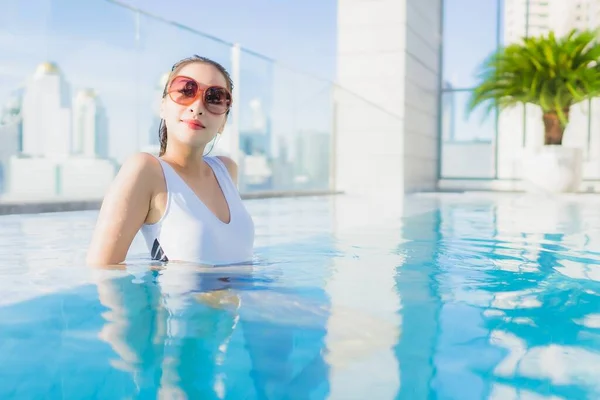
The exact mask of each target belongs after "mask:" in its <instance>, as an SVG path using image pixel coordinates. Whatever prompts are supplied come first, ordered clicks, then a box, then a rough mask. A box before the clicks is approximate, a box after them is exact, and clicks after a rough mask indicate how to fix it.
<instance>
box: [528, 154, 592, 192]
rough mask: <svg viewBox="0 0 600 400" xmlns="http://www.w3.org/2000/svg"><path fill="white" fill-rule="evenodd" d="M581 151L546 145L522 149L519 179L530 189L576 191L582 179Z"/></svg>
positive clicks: (536, 190) (535, 190) (532, 190)
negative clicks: (533, 148)
mask: <svg viewBox="0 0 600 400" xmlns="http://www.w3.org/2000/svg"><path fill="white" fill-rule="evenodd" d="M582 164H583V150H582V149H578V148H573V147H565V146H556V145H549V146H543V147H540V148H538V149H535V150H531V151H528V152H525V154H524V158H523V181H524V183H525V185H526V190H528V191H530V192H547V193H565V192H576V191H577V190H578V189H579V186H580V184H581V179H582Z"/></svg>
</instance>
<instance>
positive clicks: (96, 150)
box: [72, 89, 108, 158]
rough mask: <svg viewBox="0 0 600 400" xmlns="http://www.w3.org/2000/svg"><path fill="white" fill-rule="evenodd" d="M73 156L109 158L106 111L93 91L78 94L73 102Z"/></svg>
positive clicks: (85, 90) (83, 91)
mask: <svg viewBox="0 0 600 400" xmlns="http://www.w3.org/2000/svg"><path fill="white" fill-rule="evenodd" d="M72 152H73V154H74V155H81V156H85V157H90V158H96V157H97V158H108V121H107V116H106V110H105V109H104V107H103V105H102V103H101V101H100V99H99V98H98V96H97V95H96V93H95V92H94V90H92V89H84V90H81V91H79V92H78V93H77V95H76V96H75V101H74V102H73V151H72Z"/></svg>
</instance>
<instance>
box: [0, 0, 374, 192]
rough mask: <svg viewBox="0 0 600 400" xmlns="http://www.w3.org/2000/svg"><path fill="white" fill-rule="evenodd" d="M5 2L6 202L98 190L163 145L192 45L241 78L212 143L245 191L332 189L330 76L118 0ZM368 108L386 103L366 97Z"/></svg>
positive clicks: (0, 181) (2, 118)
mask: <svg viewBox="0 0 600 400" xmlns="http://www.w3.org/2000/svg"><path fill="white" fill-rule="evenodd" d="M2 8H3V10H2V13H1V14H0V54H2V55H3V56H2V59H1V61H0V199H2V200H3V201H20V200H21V199H23V200H53V199H79V198H85V199H100V198H101V197H102V196H103V194H104V193H105V191H106V189H107V188H108V186H109V185H110V182H111V181H112V180H113V178H114V176H115V174H116V173H117V172H118V169H119V167H120V165H121V163H122V162H123V161H124V160H125V159H127V158H128V157H129V156H131V155H132V154H134V153H136V152H139V151H147V152H151V153H157V152H158V125H159V121H160V119H159V116H158V109H159V103H160V96H161V92H162V88H163V85H164V80H165V78H166V74H167V73H168V72H169V71H170V69H171V66H172V64H173V63H174V62H176V61H177V60H180V59H182V58H185V57H188V56H190V55H193V54H199V55H202V56H206V57H209V58H212V59H214V60H216V61H218V62H220V63H222V64H223V65H224V66H225V67H226V68H227V69H228V70H229V71H230V73H231V74H232V76H233V78H234V80H235V82H234V83H235V91H234V96H236V97H235V101H234V109H233V110H232V113H231V114H230V117H229V119H228V122H227V126H226V128H225V130H224V132H223V134H222V135H220V137H219V141H218V142H216V143H215V145H214V151H213V152H212V154H227V155H230V156H232V157H233V158H234V159H235V160H236V161H237V163H238V165H239V169H240V177H239V181H240V182H239V185H240V191H241V192H242V193H256V192H259V191H260V192H262V191H275V192H283V191H294V192H298V191H305V192H313V191H314V192H317V191H329V190H332V189H333V187H332V182H333V173H332V171H333V170H334V168H333V159H334V157H333V156H334V148H333V143H334V135H335V132H334V130H333V129H334V128H333V127H334V126H335V124H334V119H335V118H334V92H335V90H336V86H335V85H334V84H333V83H332V82H330V81H327V80H324V79H320V78H318V77H313V76H311V75H309V74H306V73H303V72H299V71H295V70H293V69H292V68H289V67H286V66H284V65H282V64H280V63H279V62H277V61H275V60H272V59H269V58H268V57H265V56H262V55H259V54H256V53H253V52H251V51H249V50H247V49H244V48H239V47H238V46H236V45H234V44H232V43H227V42H224V41H222V40H220V39H218V38H214V37H211V36H209V35H206V34H203V33H201V32H197V31H194V30H193V29H190V28H188V27H185V26H181V25H179V24H177V23H174V22H169V21H165V20H163V19H161V18H160V17H158V16H153V15H150V14H148V13H145V12H143V11H141V10H136V9H134V8H130V7H128V6H125V5H122V4H119V3H117V2H114V1H112V0H87V1H85V2H82V1H79V0H37V1H33V0H31V1H28V0H4V1H3V3H2ZM356 101H364V100H362V99H360V98H357V100H356ZM364 109H371V110H373V112H372V113H371V114H372V115H374V114H376V113H377V112H380V111H379V110H378V109H377V107H376V106H375V105H374V104H371V103H368V102H366V101H364ZM209 146H211V145H210V144H209Z"/></svg>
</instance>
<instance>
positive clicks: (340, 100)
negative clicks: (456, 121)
mask: <svg viewBox="0 0 600 400" xmlns="http://www.w3.org/2000/svg"><path fill="white" fill-rule="evenodd" d="M440 18H441V0H428V1H417V0H380V1H376V2H374V1H364V0H338V71H337V72H338V76H337V80H338V82H339V85H340V87H341V88H338V90H336V110H337V112H336V114H335V118H336V119H335V129H336V133H335V151H336V157H335V162H336V165H335V172H336V187H335V189H337V190H343V191H345V192H347V193H356V194H367V195H368V194H374V193H376V194H377V195H378V196H380V195H388V196H391V197H400V196H402V195H403V193H404V192H405V191H415V190H422V189H427V190H430V189H434V188H435V187H436V186H437V165H438V164H437V163H438V154H437V153H438V143H439V138H438V136H439V135H438V120H439V110H438V108H439V107H438V94H439V86H440V79H439V75H440V69H439V64H440V63H439V61H440V59H439V49H440V46H441V32H440V27H441V20H440ZM384 193H385V194H384Z"/></svg>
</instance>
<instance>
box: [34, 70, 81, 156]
mask: <svg viewBox="0 0 600 400" xmlns="http://www.w3.org/2000/svg"><path fill="white" fill-rule="evenodd" d="M70 94H71V91H70V88H69V86H68V84H67V81H66V80H65V79H64V77H63V76H62V73H61V72H60V70H59V69H58V67H57V66H56V64H54V63H49V62H46V63H42V64H40V65H39V66H38V68H37V70H36V71H35V74H34V75H33V78H32V79H31V80H30V81H29V82H28V83H27V86H26V90H25V93H24V97H23V153H24V154H26V155H28V156H38V157H39V156H67V155H68V154H69V153H70V150H71V96H70Z"/></svg>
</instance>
